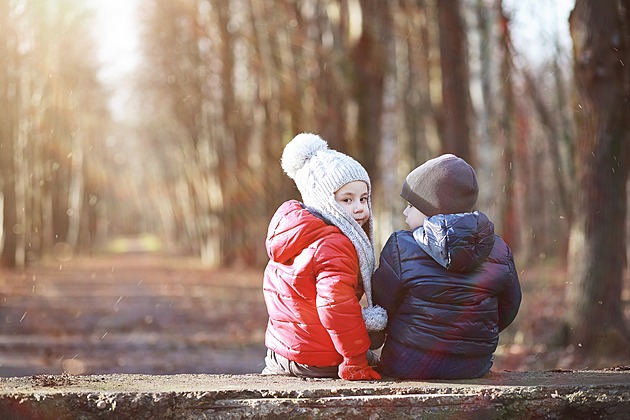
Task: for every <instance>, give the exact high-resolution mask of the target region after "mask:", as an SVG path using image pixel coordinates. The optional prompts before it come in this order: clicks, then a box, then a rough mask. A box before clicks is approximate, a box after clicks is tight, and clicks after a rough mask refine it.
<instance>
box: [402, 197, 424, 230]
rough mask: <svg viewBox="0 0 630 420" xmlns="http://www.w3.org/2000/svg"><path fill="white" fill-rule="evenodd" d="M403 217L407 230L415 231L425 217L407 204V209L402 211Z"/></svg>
mask: <svg viewBox="0 0 630 420" xmlns="http://www.w3.org/2000/svg"><path fill="white" fill-rule="evenodd" d="M403 215H404V216H405V223H407V225H409V229H411V230H415V229H416V228H419V227H420V226H422V224H423V223H424V219H426V218H427V216H425V215H424V213H422V212H421V211H420V210H418V209H417V208H415V207H414V206H412V205H411V204H409V203H407V207H405V210H403Z"/></svg>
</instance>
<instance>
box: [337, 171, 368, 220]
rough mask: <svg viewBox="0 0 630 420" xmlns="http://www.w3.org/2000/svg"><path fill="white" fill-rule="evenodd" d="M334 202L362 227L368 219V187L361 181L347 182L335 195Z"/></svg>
mask: <svg viewBox="0 0 630 420" xmlns="http://www.w3.org/2000/svg"><path fill="white" fill-rule="evenodd" d="M335 201H336V202H337V203H339V205H340V206H341V208H343V209H344V210H345V211H346V213H348V214H349V215H350V216H352V217H353V218H354V220H356V221H357V223H358V224H359V226H363V225H364V224H365V222H367V221H368V220H369V218H370V209H369V207H368V186H367V184H366V183H365V182H363V181H352V182H348V183H347V184H346V185H344V186H343V187H341V188H339V189H338V190H337V192H336V193H335Z"/></svg>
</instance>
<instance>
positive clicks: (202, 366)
mask: <svg viewBox="0 0 630 420" xmlns="http://www.w3.org/2000/svg"><path fill="white" fill-rule="evenodd" d="M260 288H261V271H260V270H258V271H256V270H249V271H238V270H232V271H211V270H207V269H204V268H202V267H199V266H196V264H195V263H192V262H190V261H189V262H186V261H184V260H178V259H172V258H167V257H164V256H160V255H154V254H153V255H152V254H123V255H116V256H109V257H99V258H95V259H80V260H73V261H70V262H68V263H64V264H59V263H56V262H51V263H48V264H41V265H38V266H37V267H32V268H29V269H27V270H26V271H25V272H24V273H14V272H7V271H0V376H5V377H6V376H24V375H31V374H42V373H49V374H51V373H62V372H68V373H71V374H100V373H146V374H173V373H256V372H259V371H260V370H261V368H262V363H263V358H264V352H265V349H264V345H263V337H264V328H265V324H266V312H265V307H264V303H263V300H262V292H261V289H260Z"/></svg>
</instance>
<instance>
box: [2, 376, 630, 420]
mask: <svg viewBox="0 0 630 420" xmlns="http://www.w3.org/2000/svg"><path fill="white" fill-rule="evenodd" d="M419 417H422V418H423V419H424V418H427V419H434V418H435V419H456V418H461V417H463V418H466V419H470V418H475V419H476V418H479V419H512V418H567V419H569V418H570V419H574V418H610V419H630V371H628V370H622V371H549V372H493V373H491V374H489V375H488V376H486V377H484V378H481V379H474V380H457V381H398V380H387V379H385V380H382V381H375V382H367V381H365V382H363V381H361V382H348V381H342V380H332V379H309V380H303V379H299V378H294V377H279V376H263V375H127V374H125V375H91V376H71V375H66V374H64V375H35V376H31V377H18V378H0V418H1V419H25V418H26V419H66V418H67V419H70V418H71V419H82V418H84V419H92V418H96V419H120V418H135V419H142V418H145V419H184V418H185V419H205V418H212V419H251V418H270V419H274V418H277V419H281V418H282V419H285V418H305V419H306V418H308V419H312V418H343V419H368V418H369V419H411V418H419Z"/></svg>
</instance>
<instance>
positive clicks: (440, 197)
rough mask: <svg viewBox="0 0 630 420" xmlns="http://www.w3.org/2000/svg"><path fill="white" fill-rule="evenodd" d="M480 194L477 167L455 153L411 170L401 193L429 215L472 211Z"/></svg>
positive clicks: (439, 157)
mask: <svg viewBox="0 0 630 420" xmlns="http://www.w3.org/2000/svg"><path fill="white" fill-rule="evenodd" d="M478 195H479V186H478V184H477V175H476V174H475V170H474V169H473V168H472V166H470V165H469V164H468V163H467V162H466V161H465V160H464V159H462V158H459V157H457V156H455V155H452V154H445V155H442V156H438V157H436V158H434V159H429V160H427V161H426V162H425V163H423V164H422V165H420V166H418V167H417V168H416V169H414V170H413V171H411V173H410V174H409V175H407V178H406V179H405V181H404V182H403V186H402V191H401V193H400V196H401V197H402V198H404V199H405V200H407V201H408V202H409V203H410V204H411V205H412V206H414V207H415V208H417V209H418V210H420V211H421V212H422V213H423V214H424V215H425V216H427V217H431V216H434V215H436V214H454V213H466V212H469V211H471V210H472V209H473V207H474V205H475V203H476V202H477V196H478Z"/></svg>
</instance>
